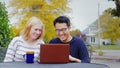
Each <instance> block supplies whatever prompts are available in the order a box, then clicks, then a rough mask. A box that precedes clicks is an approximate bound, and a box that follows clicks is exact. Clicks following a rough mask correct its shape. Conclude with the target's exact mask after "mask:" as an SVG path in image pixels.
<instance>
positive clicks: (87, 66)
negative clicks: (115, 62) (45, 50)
mask: <svg viewBox="0 0 120 68" xmlns="http://www.w3.org/2000/svg"><path fill="white" fill-rule="evenodd" d="M0 68H110V67H109V66H107V65H104V64H96V63H67V64H40V63H38V62H34V63H33V64H27V63H25V62H7V63H0Z"/></svg>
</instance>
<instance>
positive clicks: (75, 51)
mask: <svg viewBox="0 0 120 68" xmlns="http://www.w3.org/2000/svg"><path fill="white" fill-rule="evenodd" d="M49 43H50V44H55V43H57V44H70V55H71V56H73V57H75V58H78V59H80V60H81V62H82V63H90V58H89V54H88V51H87V47H86V45H85V43H84V41H83V40H82V39H81V38H79V37H72V40H71V41H69V42H66V43H64V42H62V41H61V40H60V39H59V38H54V39H52V40H51V41H50V42H49Z"/></svg>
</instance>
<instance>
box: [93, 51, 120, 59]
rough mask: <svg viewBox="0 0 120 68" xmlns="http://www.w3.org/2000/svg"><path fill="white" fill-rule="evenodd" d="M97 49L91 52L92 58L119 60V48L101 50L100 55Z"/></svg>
mask: <svg viewBox="0 0 120 68" xmlns="http://www.w3.org/2000/svg"><path fill="white" fill-rule="evenodd" d="M98 52H99V50H97V51H96V52H93V54H92V59H106V60H116V61H120V50H102V52H103V53H104V54H103V55H102V56H99V55H98Z"/></svg>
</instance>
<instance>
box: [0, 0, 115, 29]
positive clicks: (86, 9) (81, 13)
mask: <svg viewBox="0 0 120 68" xmlns="http://www.w3.org/2000/svg"><path fill="white" fill-rule="evenodd" d="M0 1H2V2H3V1H5V2H8V0H0ZM98 4H99V10H98ZM69 6H70V7H71V9H72V11H71V12H70V13H68V15H69V16H70V17H71V19H70V20H71V23H72V24H73V27H74V28H75V29H80V31H83V30H84V29H85V28H87V27H88V26H89V25H90V24H91V23H93V22H94V21H95V20H96V19H97V18H98V11H99V14H100V15H101V14H102V13H103V12H104V10H106V9H108V8H115V4H114V2H113V1H108V0H71V2H70V3H69Z"/></svg>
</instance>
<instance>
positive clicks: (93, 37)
mask: <svg viewBox="0 0 120 68" xmlns="http://www.w3.org/2000/svg"><path fill="white" fill-rule="evenodd" d="M82 33H84V34H86V42H88V43H89V44H91V45H99V44H100V45H106V44H111V40H110V39H102V38H101V37H99V36H98V33H99V32H98V27H97V20H96V21H95V22H93V23H92V24H90V25H89V26H88V27H87V28H86V29H85V30H83V31H82Z"/></svg>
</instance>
